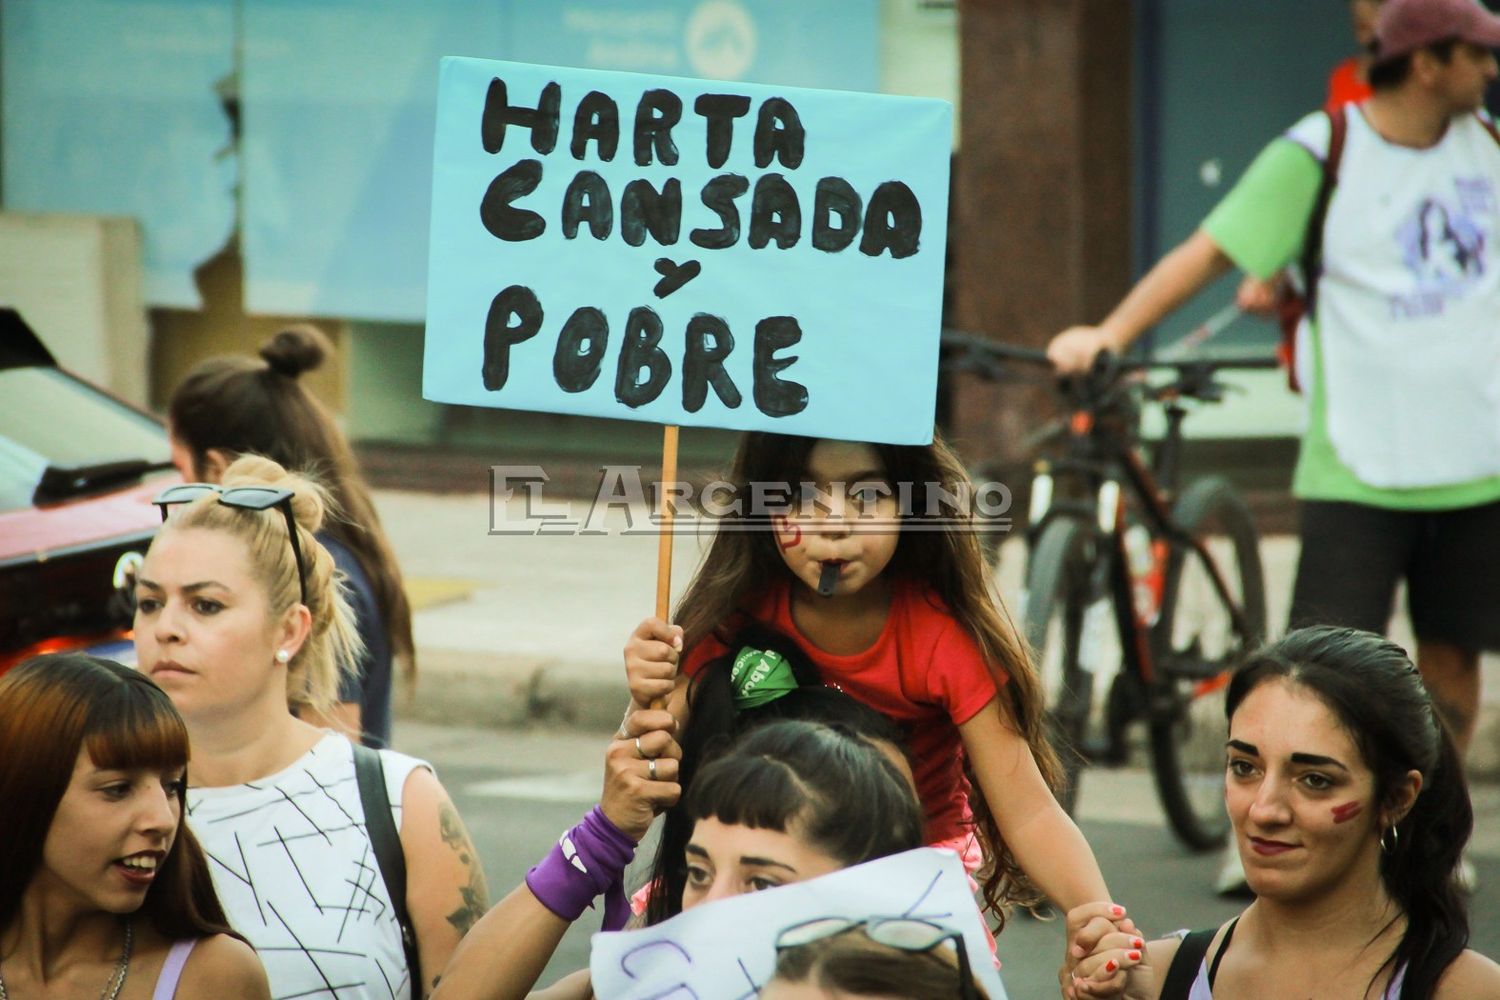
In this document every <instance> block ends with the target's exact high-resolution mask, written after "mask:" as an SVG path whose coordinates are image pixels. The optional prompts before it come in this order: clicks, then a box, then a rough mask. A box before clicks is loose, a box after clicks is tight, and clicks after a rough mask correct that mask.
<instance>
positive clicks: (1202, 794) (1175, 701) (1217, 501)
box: [1150, 477, 1266, 850]
mask: <svg viewBox="0 0 1500 1000" xmlns="http://www.w3.org/2000/svg"><path fill="white" fill-rule="evenodd" d="M1174 520H1175V521H1176V523H1177V525H1178V526H1179V527H1181V528H1182V529H1183V530H1184V531H1186V532H1187V533H1188V534H1190V535H1191V536H1192V537H1193V538H1195V539H1198V540H1199V541H1201V542H1202V543H1203V545H1204V547H1205V549H1206V551H1207V553H1208V556H1209V557H1210V559H1211V560H1212V564H1210V563H1209V562H1207V561H1205V559H1204V557H1203V555H1202V554H1200V553H1199V552H1198V551H1197V550H1196V549H1193V548H1189V547H1188V546H1186V545H1175V544H1174V545H1173V546H1172V547H1171V549H1170V553H1169V557H1168V563H1167V569H1166V580H1165V585H1164V587H1163V595H1162V609H1161V617H1160V619H1159V620H1158V622H1157V625H1156V632H1155V643H1154V645H1155V647H1156V651H1157V656H1156V668H1157V673H1156V677H1155V681H1154V683H1153V685H1152V694H1151V711H1150V719H1151V724H1150V729H1151V766H1152V770H1153V771H1154V772H1155V776H1156V787H1157V791H1158V792H1159V794H1160V796H1161V802H1162V806H1163V808H1165V809H1166V812H1167V818H1168V819H1169V820H1170V821H1171V824H1172V829H1173V831H1174V832H1176V834H1177V836H1178V837H1179V838H1180V839H1181V840H1182V841H1183V842H1184V843H1185V844H1187V845H1188V846H1189V847H1192V848H1194V849H1197V850H1207V849H1209V848H1212V847H1216V846H1218V845H1220V844H1222V843H1223V841H1224V837H1225V835H1226V834H1227V833H1228V832H1229V818H1228V816H1227V814H1226V813H1225V811H1224V766H1225V764H1224V741H1225V739H1227V728H1228V727H1227V724H1226V721H1225V716H1224V695H1225V691H1226V689H1227V688H1228V686H1229V674H1230V672H1231V671H1232V670H1233V669H1234V668H1235V667H1236V666H1238V665H1239V663H1240V662H1241V661H1242V660H1243V659H1244V657H1245V656H1246V655H1247V654H1248V653H1249V652H1251V651H1252V650H1254V649H1255V648H1256V647H1258V646H1259V645H1260V644H1261V643H1262V642H1263V641H1264V640H1265V636H1266V591H1265V579H1264V574H1263V573H1262V570H1261V564H1260V546H1259V539H1258V537H1257V535H1256V532H1255V524H1254V522H1253V521H1252V520H1251V517H1250V510H1249V508H1248V507H1246V506H1245V503H1244V501H1243V500H1242V499H1240V497H1239V495H1238V494H1237V493H1236V492H1235V491H1234V488H1233V487H1232V486H1231V485H1230V484H1229V482H1228V481H1227V480H1225V479H1222V478H1219V477H1213V478H1208V479H1201V480H1198V481H1197V482H1194V483H1193V484H1192V485H1191V486H1189V487H1188V489H1187V490H1186V491H1184V493H1183V494H1182V497H1181V499H1180V500H1179V501H1178V503H1177V506H1176V510H1175V511H1174ZM1215 571H1217V575H1218V577H1219V579H1220V580H1222V581H1223V583H1224V585H1225V588H1226V589H1227V591H1228V597H1229V600H1230V601H1232V602H1233V603H1232V605H1231V604H1227V603H1226V602H1225V599H1224V595H1223V594H1221V593H1220V591H1219V588H1218V587H1217V586H1216V585H1215V583H1214V576H1215ZM1234 609H1238V610H1239V612H1240V614H1241V622H1242V626H1241V627H1239V628H1236V626H1235V621H1234Z"/></svg>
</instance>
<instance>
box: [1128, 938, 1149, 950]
mask: <svg viewBox="0 0 1500 1000" xmlns="http://www.w3.org/2000/svg"><path fill="white" fill-rule="evenodd" d="M1130 947H1132V948H1144V947H1146V942H1144V941H1142V940H1141V939H1140V938H1135V939H1133V940H1132V941H1131V942H1130Z"/></svg>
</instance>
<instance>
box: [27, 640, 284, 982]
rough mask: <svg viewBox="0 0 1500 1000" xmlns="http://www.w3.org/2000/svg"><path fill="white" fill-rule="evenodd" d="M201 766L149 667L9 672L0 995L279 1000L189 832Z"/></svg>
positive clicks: (55, 663)
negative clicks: (232, 924) (187, 800)
mask: <svg viewBox="0 0 1500 1000" xmlns="http://www.w3.org/2000/svg"><path fill="white" fill-rule="evenodd" d="M187 761H188V739H187V727H186V726H185V725H184V724H183V721H182V717H181V716H179V715H178V714H177V711H176V710H175V709H174V708H173V707H172V703H171V701H170V700H169V699H168V698H167V696H166V695H165V694H163V693H162V692H161V690H160V689H159V688H157V686H156V685H155V684H152V683H151V681H150V680H148V679H147V678H146V677H144V676H142V675H141V674H138V673H136V672H135V671H133V670H129V669H127V668H125V667H122V666H120V665H119V664H117V663H112V662H110V661H109V660H101V659H98V658H96V657H92V656H84V655H82V654H76V653H68V654H57V655H52V656H39V657H35V658H33V659H30V660H27V661H26V662H25V663H22V664H20V665H19V666H17V667H16V668H15V669H14V670H12V671H10V673H8V674H6V675H5V677H3V678H0V802H4V803H6V808H5V819H4V821H0V858H3V859H4V861H3V863H0V998H5V1000H32V998H34V997H94V996H100V997H106V998H109V1000H146V998H148V997H149V998H152V1000H171V998H172V997H173V996H174V995H177V996H182V997H208V996H211V997H214V998H215V1000H262V998H267V997H269V996H270V991H269V988H268V987H267V985H266V974H265V970H264V969H263V968H261V964H260V960H259V959H258V958H257V957H256V955H255V952H254V951H252V950H251V949H250V946H249V945H247V944H245V942H244V941H243V940H242V939H240V937H239V935H237V934H235V933H234V931H232V930H230V928H229V922H228V921H227V920H226V919H225V917H224V911H223V910H222V909H221V908H220V906H219V900H218V897H217V896H215V895H214V889H213V882H212V880H211V878H210V876H209V873H208V864H207V862H206V861H205V860H204V856H203V851H202V850H201V849H200V848H199V846H198V843H197V841H195V840H194V839H193V835H192V834H191V833H190V832H189V831H188V830H187V828H186V827H185V826H184V825H183V821H182V817H183V812H184V788H185V785H186V782H185V779H184V773H185V771H186V768H187Z"/></svg>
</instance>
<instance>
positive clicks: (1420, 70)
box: [1047, 0, 1500, 885]
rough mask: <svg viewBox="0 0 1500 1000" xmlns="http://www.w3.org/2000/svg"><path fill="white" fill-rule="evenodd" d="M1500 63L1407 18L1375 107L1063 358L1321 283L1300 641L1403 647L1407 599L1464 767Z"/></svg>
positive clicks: (1365, 106)
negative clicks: (1295, 267) (1356, 637)
mask: <svg viewBox="0 0 1500 1000" xmlns="http://www.w3.org/2000/svg"><path fill="white" fill-rule="evenodd" d="M1495 47H1500V17H1496V16H1495V15H1492V14H1490V13H1488V12H1487V11H1486V10H1485V9H1484V7H1483V6H1481V5H1480V4H1476V3H1475V2H1474V0H1387V2H1386V3H1385V5H1384V6H1383V8H1382V9H1381V12H1380V17H1379V20H1378V22H1377V24H1376V29H1375V50H1374V59H1373V63H1372V65H1371V67H1370V71H1369V79H1370V85H1371V88H1372V90H1373V94H1372V95H1371V96H1370V97H1369V98H1368V99H1367V100H1365V101H1363V102H1360V103H1358V104H1354V105H1349V106H1348V107H1347V108H1346V109H1345V111H1344V113H1343V114H1342V115H1339V114H1335V115H1329V114H1328V113H1326V112H1322V111H1319V112H1315V113H1313V114H1311V115H1308V116H1307V117H1306V118H1304V119H1302V120H1301V121H1300V122H1298V123H1297V124H1296V125H1295V126H1293V127H1292V128H1291V129H1290V130H1289V131H1288V132H1286V133H1285V134H1283V135H1282V136H1280V137H1278V138H1276V139H1274V140H1272V142H1271V143H1270V144H1269V145H1268V146H1267V147H1266V148H1265V149H1264V150H1263V151H1262V153H1261V154H1260V155H1259V157H1257V159H1256V160H1255V161H1254V162H1253V163H1252V164H1251V166H1250V167H1249V169H1248V170H1247V171H1246V173H1245V175H1244V176H1243V177H1242V178H1241V179H1240V181H1239V182H1238V183H1237V184H1236V186H1235V187H1234V188H1233V189H1232V190H1231V191H1230V192H1229V194H1228V195H1227V196H1226V197H1225V198H1224V199H1223V201H1221V202H1220V203H1219V204H1218V206H1216V207H1215V208H1214V210H1213V211H1212V212H1211V213H1210V214H1209V215H1208V217H1207V218H1206V219H1205V220H1204V222H1203V223H1202V225H1201V226H1200V228H1199V229H1198V230H1197V231H1196V232H1194V233H1193V234H1192V235H1191V236H1189V237H1188V238H1187V240H1185V241H1184V242H1183V243H1182V244H1181V245H1179V246H1178V247H1177V248H1176V249H1175V250H1173V251H1172V252H1171V253H1169V254H1168V255H1167V256H1166V257H1165V258H1163V259H1162V260H1161V261H1160V262H1159V263H1158V264H1157V265H1156V266H1155V267H1154V268H1153V269H1152V270H1151V271H1150V272H1149V273H1148V274H1147V275H1146V276H1145V277H1144V278H1143V279H1142V280H1141V281H1140V282H1139V283H1138V284H1137V285H1136V286H1135V288H1133V289H1132V290H1131V292H1130V293H1129V294H1128V295H1127V296H1126V297H1125V299H1124V300H1123V301H1122V302H1121V303H1120V304H1119V305H1118V306H1116V308H1115V309H1114V311H1113V312H1111V313H1110V314H1109V316H1108V317H1107V318H1106V319H1105V320H1104V321H1103V322H1102V323H1100V324H1099V325H1097V326H1075V327H1072V328H1070V329H1068V330H1064V331H1063V332H1061V333H1059V334H1057V335H1056V336H1055V337H1054V338H1053V339H1052V341H1051V343H1050V344H1049V345H1048V349H1047V353H1048V355H1049V357H1051V358H1052V360H1053V363H1054V364H1055V365H1056V366H1057V368H1058V369H1059V370H1060V371H1062V372H1079V371H1083V370H1086V369H1087V368H1088V367H1089V366H1090V365H1091V364H1092V363H1093V360H1094V358H1095V356H1096V355H1097V354H1098V353H1099V352H1100V351H1101V350H1105V349H1108V350H1114V351H1121V350H1124V349H1125V348H1127V347H1128V346H1129V345H1130V344H1131V343H1132V342H1134V341H1135V340H1136V338H1137V337H1139V336H1140V335H1141V334H1142V333H1143V332H1144V331H1145V330H1147V329H1148V328H1150V327H1151V326H1153V325H1155V324H1156V323H1158V322H1160V321H1161V320H1162V319H1163V318H1165V317H1166V316H1168V315H1169V314H1170V313H1172V312H1173V311H1174V310H1175V309H1176V308H1177V307H1178V306H1179V305H1181V304H1182V303H1183V302H1184V301H1186V300H1187V299H1188V298H1189V297H1190V296H1191V295H1193V294H1194V293H1195V292H1197V291H1198V290H1199V289H1201V288H1203V287H1204V286H1206V285H1207V284H1208V283H1209V282H1211V281H1212V280H1214V279H1215V278H1217V277H1218V276H1220V275H1221V274H1223V273H1225V272H1226V271H1227V270H1228V269H1229V268H1230V267H1231V266H1234V267H1238V268H1239V269H1240V270H1242V271H1245V272H1247V273H1249V274H1252V275H1255V276H1258V277H1262V278H1265V277H1269V276H1270V275H1273V274H1275V273H1276V272H1277V271H1279V270H1280V269H1282V268H1283V267H1286V266H1287V265H1288V264H1292V263H1294V262H1298V261H1299V260H1302V261H1304V262H1305V263H1307V264H1309V265H1310V267H1309V268H1308V269H1307V274H1306V275H1305V280H1307V279H1310V280H1307V284H1309V285H1310V286H1311V287H1310V288H1309V289H1308V291H1309V294H1308V299H1309V302H1310V313H1309V315H1310V319H1311V330H1312V336H1311V339H1310V344H1309V347H1310V350H1311V357H1310V358H1309V359H1308V360H1309V361H1310V364H1309V365H1308V369H1309V374H1310V376H1311V377H1310V378H1309V380H1308V384H1307V385H1306V391H1307V393H1308V420H1307V427H1306V429H1305V431H1304V433H1303V437H1302V442H1301V451H1300V454H1299V457H1298V462H1297V468H1296V472H1295V475H1294V478H1293V483H1292V491H1293V493H1294V495H1296V496H1297V498H1298V499H1299V501H1300V508H1301V517H1300V521H1301V524H1300V540H1301V555H1300V557H1299V560H1298V565H1297V575H1296V583H1295V586H1294V592H1293V598H1292V608H1291V614H1290V627H1292V628H1297V627H1301V626H1305V625H1312V624H1336V625H1344V626H1351V627H1356V628H1361V629H1366V630H1369V631H1374V632H1384V631H1385V629H1386V626H1387V623H1388V620H1389V618H1390V614H1391V610H1392V604H1393V601H1394V594H1395V589H1396V584H1397V583H1398V582H1399V581H1400V580H1402V579H1404V580H1405V581H1406V584H1407V592H1408V602H1409V607H1410V612H1411V619H1412V626H1413V630H1414V632H1415V633H1416V637H1417V657H1416V658H1417V664H1418V667H1419V669H1420V670H1421V673H1422V677H1423V679H1424V681H1425V682H1426V684H1427V686H1428V688H1429V690H1430V691H1431V692H1432V696H1433V700H1434V702H1435V704H1436V705H1437V708H1438V711H1439V712H1440V713H1441V715H1442V717H1443V719H1444V721H1445V723H1446V724H1447V725H1448V727H1449V728H1450V729H1451V731H1452V733H1453V735H1454V738H1455V740H1456V741H1457V743H1458V746H1459V749H1460V750H1461V751H1463V750H1467V748H1468V744H1469V742H1470V740H1471V739H1472V736H1473V732H1474V726H1475V720H1476V715H1477V711H1478V706H1479V683H1480V675H1479V654H1480V651H1482V650H1497V649H1500V617H1496V616H1495V615H1494V614H1493V611H1492V609H1493V608H1494V607H1495V606H1497V604H1500V266H1497V264H1500V262H1497V261H1496V260H1494V259H1493V258H1494V249H1493V248H1494V247H1495V245H1496V237H1497V236H1500V132H1497V131H1496V127H1495V123H1494V121H1493V120H1492V119H1491V118H1490V117H1489V116H1488V115H1487V114H1486V113H1485V112H1484V110H1483V109H1482V101H1483V96H1484V92H1485V88H1486V86H1487V85H1488V84H1489V83H1490V82H1491V81H1492V80H1494V79H1495V78H1496V75H1497V66H1496V61H1495V55H1494V53H1493V52H1492V51H1491V50H1492V49H1493V48H1495ZM1309 249H1310V250H1311V251H1312V252H1311V253H1308V252H1307V251H1309ZM1464 874H1465V876H1466V877H1467V879H1468V881H1469V883H1470V884H1471V885H1472V868H1470V867H1467V866H1466V868H1465V872H1464Z"/></svg>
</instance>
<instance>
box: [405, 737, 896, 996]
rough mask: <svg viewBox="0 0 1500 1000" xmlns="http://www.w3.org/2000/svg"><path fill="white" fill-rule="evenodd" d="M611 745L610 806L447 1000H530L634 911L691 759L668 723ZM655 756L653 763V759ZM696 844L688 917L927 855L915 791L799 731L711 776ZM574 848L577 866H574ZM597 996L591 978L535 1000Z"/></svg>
mask: <svg viewBox="0 0 1500 1000" xmlns="http://www.w3.org/2000/svg"><path fill="white" fill-rule="evenodd" d="M626 727H627V728H626V731H625V734H624V735H622V736H621V737H620V738H619V739H617V740H615V741H614V743H613V744H611V746H610V750H609V753H608V756H607V758H606V766H605V786H604V795H603V797H602V801H601V804H600V805H599V806H598V807H596V808H595V809H594V811H593V812H591V813H590V814H589V815H588V816H586V817H585V818H584V821H583V822H582V823H580V824H579V825H578V826H577V827H574V828H573V830H571V831H569V832H568V833H567V834H565V835H564V836H563V838H562V839H561V841H560V843H559V846H558V847H555V848H553V850H552V852H551V853H550V854H549V855H548V856H547V857H546V858H545V859H544V860H543V861H542V863H541V864H539V865H537V866H536V867H535V868H533V869H532V870H531V871H530V873H528V874H527V876H526V883H525V884H524V885H521V886H518V887H517V888H516V889H515V890H513V891H512V892H511V894H510V895H509V896H507V897H506V898H505V899H504V900H502V901H501V902H500V903H499V904H498V905H497V906H496V907H495V908H494V909H493V910H491V911H490V912H489V913H488V914H486V915H485V917H484V919H483V920H481V921H480V922H479V923H478V924H476V925H475V927H474V929H473V931H472V932H470V934H469V936H468V937H467V938H466V939H465V940H464V942H463V943H462V944H460V945H459V948H458V950H457V951H456V952H455V953H454V956H453V960H452V961H451V962H450V963H449V964H448V968H447V969H445V970H444V971H443V978H442V984H441V986H440V987H439V989H438V991H437V993H435V994H434V1000H438V998H443V1000H446V998H449V997H453V998H457V1000H481V998H482V1000H500V998H519V997H524V996H527V995H528V994H527V990H529V989H530V988H531V985H532V984H533V983H535V982H536V980H537V977H538V976H540V975H541V973H542V970H543V969H544V968H545V967H546V964H547V961H548V960H549V959H550V958H551V957H552V953H553V951H554V950H555V949H556V948H557V944H558V942H559V941H561V940H562V936H563V934H564V933H565V932H566V931H567V929H568V927H569V925H570V924H571V923H572V922H573V921H574V920H576V919H578V918H579V917H580V916H581V915H582V914H583V912H584V910H585V909H586V908H587V907H588V906H589V905H591V904H592V902H593V901H594V899H595V898H596V897H597V896H599V895H600V894H603V895H604V896H605V905H604V907H603V909H604V912H605V916H606V926H607V927H609V928H610V929H618V928H619V927H621V926H623V924H624V922H625V918H626V917H627V916H628V910H627V907H626V905H625V899H624V893H623V890H622V889H621V888H620V879H621V877H622V876H623V874H624V871H625V866H626V865H627V864H628V863H629V862H630V860H631V857H632V855H633V853H634V850H635V845H636V844H637V843H638V842H639V841H640V839H641V838H642V837H643V836H645V834H646V830H647V828H648V827H649V826H650V825H651V819H652V816H653V815H654V812H655V811H656V810H657V809H659V808H661V807H662V806H666V805H671V804H672V803H673V802H675V801H676V799H677V796H678V794H679V790H680V786H679V785H678V784H677V780H676V779H677V761H678V755H679V752H680V751H679V750H678V748H677V745H676V744H675V742H673V740H672V737H671V731H672V728H673V720H672V716H671V714H670V713H669V712H666V711H664V710H663V711H650V710H645V711H638V712H635V713H634V714H632V715H631V717H630V718H629V719H627V720H626ZM642 754H644V755H645V756H644V757H643V756H642ZM683 809H684V812H685V813H686V815H687V816H689V817H690V818H691V820H692V824H693V825H692V835H691V837H690V838H689V840H688V842H687V844H686V846H685V848H684V851H683V856H684V861H685V868H686V871H687V878H686V884H685V886H684V888H683V895H682V899H681V900H680V901H678V903H679V905H678V907H677V908H678V909H690V908H691V907H694V906H697V905H699V904H700V903H706V902H710V901H712V900H715V899H721V898H724V897H727V896H734V895H739V894H741V893H746V892H756V891H758V890H761V889H769V888H773V887H775V886H778V885H783V884H788V883H792V882H800V881H803V880H806V879H810V878H816V877H817V876H819V875H826V874H828V873H830V872H833V871H836V870H838V869H841V868H847V867H849V866H851V865H857V864H860V863H862V862H865V861H872V860H874V859H876V858H882V857H886V856H888V855H891V854H898V853H900V852H902V851H906V850H910V849H912V848H914V847H918V846H920V845H921V843H922V816H921V812H920V811H919V809H918V806H917V800H916V796H915V794H914V793H913V792H912V790H911V785H910V783H909V779H908V778H906V777H904V776H903V775H902V774H901V772H900V771H899V770H898V769H897V767H896V765H895V764H894V763H892V761H891V759H890V757H889V756H888V755H887V754H886V753H885V752H884V751H882V750H880V749H878V748H876V747H875V746H874V745H873V744H871V743H870V742H868V741H866V740H864V739H862V738H859V737H856V736H853V735H850V734H849V733H848V732H847V731H843V730H841V729H835V728H833V727H830V726H826V725H821V724H818V723H813V722H801V721H786V722H775V723H772V724H770V725H767V726H762V727H760V728H759V729H756V730H755V731H753V732H751V733H748V734H746V735H745V736H744V737H742V738H741V739H740V740H739V742H737V743H736V744H735V745H734V747H733V748H731V749H730V750H729V751H727V752H726V753H725V754H724V755H723V756H721V757H719V758H718V759H717V760H715V761H713V762H712V763H711V764H708V765H707V766H705V767H704V768H703V770H702V772H701V773H700V774H699V775H698V776H697V778H696V779H695V780H694V782H693V787H692V789H691V791H690V792H689V793H688V797H687V799H686V801H685V804H684V807H683ZM563 844H566V845H567V847H568V849H569V850H572V851H574V852H576V853H575V855H574V857H572V858H569V857H568V856H567V852H566V851H565V849H564V847H563V846H562V845H563ZM531 995H532V996H534V997H537V998H542V997H548V998H552V1000H575V998H577V1000H582V998H586V997H591V996H592V995H593V993H592V989H591V987H590V984H589V977H588V973H587V972H578V973H574V974H573V975H571V976H568V977H566V978H565V979H563V980H561V981H560V982H558V983H556V984H555V985H553V986H551V987H549V988H547V989H545V990H542V991H540V992H538V993H535V994H531Z"/></svg>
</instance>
